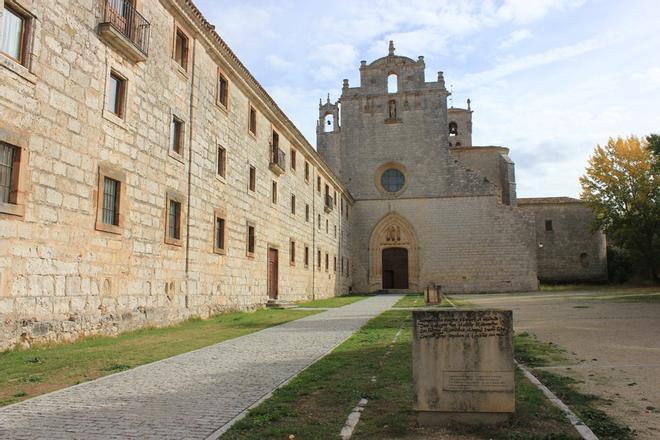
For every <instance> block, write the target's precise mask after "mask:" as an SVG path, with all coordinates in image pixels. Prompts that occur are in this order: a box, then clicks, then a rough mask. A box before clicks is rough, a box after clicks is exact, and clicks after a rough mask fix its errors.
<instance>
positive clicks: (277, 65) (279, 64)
mask: <svg viewBox="0 0 660 440" xmlns="http://www.w3.org/2000/svg"><path fill="white" fill-rule="evenodd" d="M266 60H268V63H269V64H270V65H271V66H272V67H273V68H274V69H277V70H288V69H292V68H293V67H294V66H295V65H294V64H293V63H292V62H290V61H287V60H284V59H282V58H280V57H279V56H277V55H276V54H270V55H268V56H267V57H266Z"/></svg>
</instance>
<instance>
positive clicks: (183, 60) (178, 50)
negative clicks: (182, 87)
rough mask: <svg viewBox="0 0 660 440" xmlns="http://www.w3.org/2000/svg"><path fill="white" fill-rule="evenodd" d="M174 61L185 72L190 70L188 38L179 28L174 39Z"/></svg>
mask: <svg viewBox="0 0 660 440" xmlns="http://www.w3.org/2000/svg"><path fill="white" fill-rule="evenodd" d="M174 61H176V63H177V64H178V65H179V66H181V67H182V68H183V70H188V37H187V36H186V34H184V33H183V31H182V30H181V29H178V28H177V30H176V36H175V39H174Z"/></svg>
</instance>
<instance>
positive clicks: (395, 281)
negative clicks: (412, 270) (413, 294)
mask: <svg viewBox="0 0 660 440" xmlns="http://www.w3.org/2000/svg"><path fill="white" fill-rule="evenodd" d="M407 288H408V249H405V248H398V247H393V248H385V249H383V289H407Z"/></svg>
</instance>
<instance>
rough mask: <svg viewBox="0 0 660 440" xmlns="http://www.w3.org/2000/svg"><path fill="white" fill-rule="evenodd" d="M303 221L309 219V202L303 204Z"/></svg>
mask: <svg viewBox="0 0 660 440" xmlns="http://www.w3.org/2000/svg"><path fill="white" fill-rule="evenodd" d="M305 221H306V222H308V221H309V204H307V203H306V204H305Z"/></svg>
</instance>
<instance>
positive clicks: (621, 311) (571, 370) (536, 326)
mask: <svg viewBox="0 0 660 440" xmlns="http://www.w3.org/2000/svg"><path fill="white" fill-rule="evenodd" d="M603 294H609V293H605V292H582V291H580V292H561V293H532V294H526V295H521V294H498V295H459V296H456V297H457V298H465V299H467V300H469V301H471V302H472V303H473V304H476V305H477V306H481V307H496V308H510V309H512V310H513V313H514V327H515V330H516V331H517V332H523V331H527V332H529V333H533V334H535V335H536V336H537V337H538V338H539V339H540V340H542V341H548V342H553V343H555V344H557V345H559V346H560V347H562V348H564V349H566V350H567V352H568V353H567V357H568V361H567V362H566V364H565V365H559V366H553V367H551V369H552V370H553V371H555V372H557V373H559V374H564V375H568V376H571V377H573V378H575V379H578V380H582V381H584V384H582V385H580V390H581V391H583V392H587V393H592V394H595V395H597V396H600V397H602V398H604V399H608V400H611V405H605V406H603V407H602V409H603V410H604V411H606V412H607V413H608V414H609V415H610V416H612V417H613V418H615V419H617V420H619V421H621V422H623V423H625V424H627V425H628V426H630V427H631V428H633V429H635V430H637V432H638V438H639V439H642V440H645V439H648V440H652V439H653V440H655V439H658V438H660V303H620V302H617V303H614V302H604V301H598V300H589V299H588V298H585V297H589V296H598V295H603Z"/></svg>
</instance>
